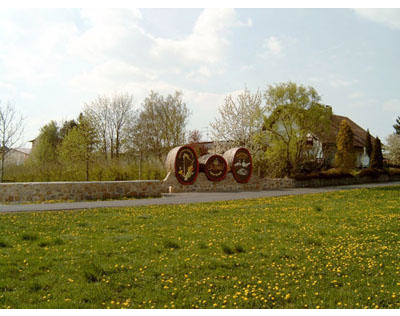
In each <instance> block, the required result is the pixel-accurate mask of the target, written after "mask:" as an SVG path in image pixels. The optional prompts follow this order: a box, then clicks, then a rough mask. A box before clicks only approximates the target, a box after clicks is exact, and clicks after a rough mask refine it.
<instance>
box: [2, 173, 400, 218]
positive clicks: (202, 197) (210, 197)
mask: <svg viewBox="0 0 400 316" xmlns="http://www.w3.org/2000/svg"><path fill="white" fill-rule="evenodd" d="M393 185H400V181H397V182H389V183H370V184H358V185H345V186H335V187H321V188H291V189H279V190H268V191H246V192H244V191H243V192H190V193H172V194H164V195H163V196H162V197H161V198H152V199H132V200H111V201H84V202H65V203H40V204H8V205H6V204H0V213H3V212H33V211H35V212H36V211H60V210H80V209H91V208H107V207H116V208H121V207H134V206H143V205H164V204H189V203H201V202H215V201H229V200H241V199H254V198H262V197H274V196H283V195H301V194H311V193H323V192H333V191H339V190H351V189H359V188H375V187H385V186H393Z"/></svg>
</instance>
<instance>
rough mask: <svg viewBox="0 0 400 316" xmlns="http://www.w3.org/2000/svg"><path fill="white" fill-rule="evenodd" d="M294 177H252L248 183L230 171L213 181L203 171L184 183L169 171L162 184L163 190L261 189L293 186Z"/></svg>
mask: <svg viewBox="0 0 400 316" xmlns="http://www.w3.org/2000/svg"><path fill="white" fill-rule="evenodd" d="M294 182H295V181H294V180H293V179H268V178H264V179H261V178H258V177H251V178H250V181H249V182H248V183H244V184H241V183H238V182H236V180H235V179H234V178H233V176H232V173H230V172H229V173H228V174H227V175H226V177H225V179H224V180H222V181H219V182H211V181H209V180H208V179H207V177H206V175H205V174H204V173H203V172H200V173H199V175H198V177H197V180H196V181H195V183H194V184H192V185H183V184H180V183H179V182H178V180H176V177H175V175H174V174H172V173H168V175H167V176H166V177H165V179H164V181H163V183H162V186H163V192H170V193H172V192H176V193H177V192H232V191H233V192H235V191H261V190H268V189H278V188H293V187H294Z"/></svg>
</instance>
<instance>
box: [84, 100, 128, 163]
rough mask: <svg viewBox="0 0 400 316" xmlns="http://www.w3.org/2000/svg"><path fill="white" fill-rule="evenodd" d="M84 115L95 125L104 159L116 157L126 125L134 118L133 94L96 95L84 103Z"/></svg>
mask: <svg viewBox="0 0 400 316" xmlns="http://www.w3.org/2000/svg"><path fill="white" fill-rule="evenodd" d="M84 113H85V117H86V118H87V119H88V120H89V121H90V123H91V124H92V126H95V127H96V131H97V138H98V139H99V144H101V145H100V148H101V150H102V152H103V155H104V157H105V159H108V158H111V159H113V158H116V159H118V158H119V156H120V154H121V151H122V148H123V145H124V143H125V142H126V141H127V137H128V135H127V134H126V133H125V132H126V131H127V128H128V125H129V124H130V122H131V121H133V120H134V119H135V116H136V113H135V112H134V110H133V95H131V94H129V93H114V94H113V95H111V96H106V95H105V96H98V97H97V98H96V99H95V100H93V101H92V102H91V103H89V104H85V110H84Z"/></svg>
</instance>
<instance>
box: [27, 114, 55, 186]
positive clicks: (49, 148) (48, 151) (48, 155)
mask: <svg viewBox="0 0 400 316" xmlns="http://www.w3.org/2000/svg"><path fill="white" fill-rule="evenodd" d="M60 142H61V138H60V134H59V128H58V126H57V123H56V122H55V121H51V122H50V123H49V124H46V125H45V126H43V127H42V128H41V129H40V134H39V136H38V138H37V140H36V144H35V147H34V148H33V150H32V153H31V156H30V158H29V160H30V161H29V163H30V164H31V165H32V167H33V168H35V169H36V170H37V171H38V174H39V180H44V181H50V180H55V179H57V178H58V177H59V176H60V171H61V170H60V168H59V160H58V146H59V144H60Z"/></svg>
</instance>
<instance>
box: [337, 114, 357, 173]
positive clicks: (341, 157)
mask: <svg viewBox="0 0 400 316" xmlns="http://www.w3.org/2000/svg"><path fill="white" fill-rule="evenodd" d="M353 138H354V135H353V131H352V130H351V127H350V125H349V123H348V122H347V121H346V120H342V122H340V127H339V132H338V134H337V137H336V155H335V164H336V166H337V167H338V168H341V169H343V170H349V169H352V168H354V166H355V159H356V156H355V153H354V145H353Z"/></svg>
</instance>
